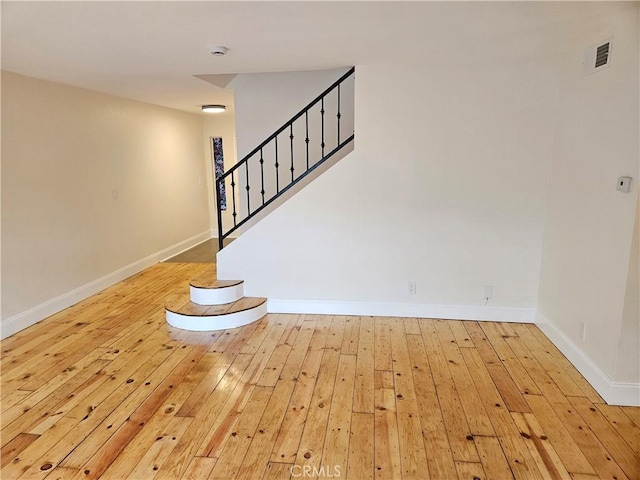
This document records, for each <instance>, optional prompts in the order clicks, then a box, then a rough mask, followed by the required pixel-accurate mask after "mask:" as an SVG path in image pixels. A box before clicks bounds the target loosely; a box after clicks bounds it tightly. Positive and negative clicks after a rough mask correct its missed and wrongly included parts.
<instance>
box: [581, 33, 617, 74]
mask: <svg viewBox="0 0 640 480" xmlns="http://www.w3.org/2000/svg"><path fill="white" fill-rule="evenodd" d="M610 64H611V39H609V40H605V41H604V42H600V43H598V44H597V45H592V46H591V47H589V48H587V49H586V50H585V52H584V61H583V67H584V73H585V75H589V74H591V73H595V72H599V71H600V70H603V69H605V68H608V67H609V65H610Z"/></svg>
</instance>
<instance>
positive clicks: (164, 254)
mask: <svg viewBox="0 0 640 480" xmlns="http://www.w3.org/2000/svg"><path fill="white" fill-rule="evenodd" d="M209 238H211V232H210V231H208V230H207V231H206V232H202V233H200V234H198V235H194V236H193V237H191V238H188V239H186V240H184V241H182V242H180V243H176V244H175V245H172V246H171V247H168V248H165V249H163V250H160V251H159V252H156V253H154V254H152V255H149V256H148V257H146V258H143V259H141V260H138V261H137V262H134V263H131V264H129V265H127V266H125V267H122V268H120V269H118V270H116V271H115V272H111V273H109V274H107V275H105V276H103V277H101V278H98V279H96V280H94V281H92V282H89V283H86V284H85V285H82V286H80V287H78V288H75V289H73V290H71V291H70V292H67V293H64V294H62V295H59V296H58V297H56V298H52V299H51V300H48V301H46V302H44V303H41V304H40V305H36V306H35V307H33V308H30V309H29V310H27V311H25V312H22V313H19V314H17V315H14V316H13V317H10V318H8V319H6V320H3V321H2V323H1V324H0V339H4V338H7V337H8V336H10V335H13V334H14V333H17V332H19V331H20V330H23V329H25V328H27V327H30V326H31V325H33V324H35V323H38V322H39V321H41V320H44V319H45V318H47V317H49V316H50V315H53V314H54V313H58V312H59V311H61V310H64V309H65V308H67V307H70V306H71V305H75V304H76V303H78V302H80V301H81V300H84V299H85V298H87V297H90V296H91V295H94V294H96V293H98V292H99V291H101V290H104V289H105V288H107V287H110V286H111V285H114V284H116V283H118V282H121V281H122V280H124V279H126V278H129V277H130V276H132V275H135V274H136V273H139V272H141V271H142V270H144V269H145V268H148V267H150V266H152V265H155V264H156V263H158V262H161V261H164V260H166V259H167V258H171V257H173V256H174V255H177V254H178V253H181V252H184V251H185V250H188V249H190V248H192V247H194V246H196V245H198V244H199V243H202V242H204V241H205V240H207V239H209Z"/></svg>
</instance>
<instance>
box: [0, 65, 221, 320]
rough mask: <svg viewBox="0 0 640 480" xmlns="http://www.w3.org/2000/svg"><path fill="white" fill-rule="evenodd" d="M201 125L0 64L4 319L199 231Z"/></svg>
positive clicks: (203, 228) (202, 210)
mask: <svg viewBox="0 0 640 480" xmlns="http://www.w3.org/2000/svg"><path fill="white" fill-rule="evenodd" d="M202 131H203V130H202V118H201V117H200V116H198V115H192V114H188V113H183V112H178V111H176V110H171V109H167V108H162V107H157V106H153V105H149V104H145V103H140V102H136V101H131V100H127V99H123V98H118V97H113V96H108V95H103V94H99V93H95V92H91V91H88V90H82V89H78V88H73V87H68V86H63V85H59V84H55V83H51V82H46V81H41V80H36V79H33V78H29V77H24V76H20V75H16V74H13V73H9V72H3V73H2V299H3V303H2V318H3V328H4V327H5V325H6V321H7V320H11V319H12V318H15V317H16V316H18V317H19V316H20V315H21V314H23V313H24V312H27V311H31V309H36V310H37V309H38V308H39V306H41V305H43V304H47V305H48V304H51V302H53V303H54V304H55V299H59V298H61V297H65V296H67V297H65V298H66V299H67V300H73V299H74V298H75V299H76V300H77V297H78V296H82V295H81V292H79V291H78V290H76V289H80V290H82V289H83V287H84V286H86V285H87V284H88V283H91V282H98V283H99V281H100V279H104V277H105V276H109V275H112V274H113V273H114V272H120V273H121V274H125V273H126V272H127V270H126V269H127V268H128V267H130V266H131V265H132V264H136V262H140V261H141V260H142V259H147V260H149V259H151V260H153V259H154V257H153V256H154V255H158V254H159V253H158V252H160V254H161V253H162V252H164V253H169V252H170V251H171V250H172V248H173V249H175V248H179V247H180V246H182V247H185V248H186V247H187V246H189V239H194V238H195V237H196V236H200V237H202V236H203V235H208V234H209V231H210V224H209V214H208V204H207V191H206V164H205V161H204V151H203V145H202ZM114 190H117V192H118V198H117V199H114V198H113V194H114ZM156 261H157V260H156ZM140 265H141V264H140ZM122 269H124V270H122ZM123 272H124V273H123ZM114 279H115V280H117V278H115V277H114ZM63 303H64V302H63ZM56 305H60V304H56ZM52 308H53V307H52ZM49 310H50V309H49ZM43 311H44V310H43ZM30 318H31V320H33V316H32V317H30Z"/></svg>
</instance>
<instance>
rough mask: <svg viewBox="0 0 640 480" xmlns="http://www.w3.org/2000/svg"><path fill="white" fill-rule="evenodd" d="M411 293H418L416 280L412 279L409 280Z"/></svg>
mask: <svg viewBox="0 0 640 480" xmlns="http://www.w3.org/2000/svg"><path fill="white" fill-rule="evenodd" d="M409 293H410V294H411V295H415V294H416V282H414V281H410V282H409Z"/></svg>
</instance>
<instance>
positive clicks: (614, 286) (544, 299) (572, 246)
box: [538, 15, 640, 381]
mask: <svg viewBox="0 0 640 480" xmlns="http://www.w3.org/2000/svg"><path fill="white" fill-rule="evenodd" d="M609 35H612V36H613V44H612V60H611V66H610V68H608V69H605V70H603V71H601V72H598V73H595V74H592V75H587V76H585V75H584V74H583V68H582V63H581V62H582V58H583V51H582V49H580V50H576V51H571V52H568V53H567V54H566V55H563V57H562V59H561V64H560V67H559V75H560V77H559V78H560V84H559V95H558V113H557V120H556V124H557V125H556V129H555V130H556V131H555V140H554V148H553V157H552V163H551V169H550V173H549V192H548V204H547V219H546V224H545V241H544V250H543V256H542V270H541V276H540V295H539V299H538V308H539V310H540V312H541V314H542V315H543V316H544V317H545V321H546V322H548V323H549V324H551V325H552V326H553V327H554V328H555V329H556V330H558V331H559V332H561V333H562V334H563V335H564V336H565V337H566V338H567V339H568V341H569V342H570V343H571V344H572V348H575V349H577V351H578V352H580V354H583V355H585V356H586V357H587V358H588V362H591V363H592V364H593V365H595V367H596V369H599V370H600V371H601V372H602V373H603V374H604V375H605V377H608V379H609V380H611V379H614V378H615V377H616V365H617V363H618V358H619V356H618V355H619V354H618V346H619V343H620V339H621V337H626V336H627V335H628V332H627V331H626V330H627V329H628V328H629V326H628V325H625V327H624V328H622V326H621V321H622V316H623V308H624V300H625V292H626V288H627V274H628V270H629V261H630V252H631V241H632V235H633V228H634V220H635V213H636V208H637V195H638V180H639V173H640V172H639V165H638V159H639V155H640V152H639V148H638V141H639V140H638V131H639V129H640V125H639V120H638V101H639V99H638V84H639V78H638V68H639V66H638V55H639V51H638V17H637V15H636V16H620V17H619V19H618V22H617V23H615V24H612V25H611V30H610V31H609V32H607V35H606V36H605V37H604V38H606V37H607V36H609ZM599 40H602V38H593V43H596V42H598V41H599ZM588 46H589V45H585V46H584V47H585V48H586V47H588ZM621 175H630V176H632V177H633V178H634V185H633V186H634V188H633V192H632V193H630V194H624V193H620V192H618V191H616V188H615V187H616V180H617V178H618V177H619V176H621ZM635 321H636V322H638V321H640V320H639V319H637V318H636V320H635ZM581 322H584V324H585V326H586V338H585V340H584V341H583V340H582V338H581V326H580V323H581ZM629 360H632V359H631V358H627V360H626V361H629ZM618 368H619V369H620V371H621V372H622V371H625V368H623V367H622V366H621V365H618ZM625 378H628V377H627V376H626V375H625ZM605 379H606V378H605ZM636 381H637V380H636Z"/></svg>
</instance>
